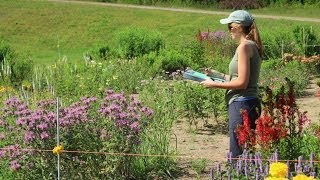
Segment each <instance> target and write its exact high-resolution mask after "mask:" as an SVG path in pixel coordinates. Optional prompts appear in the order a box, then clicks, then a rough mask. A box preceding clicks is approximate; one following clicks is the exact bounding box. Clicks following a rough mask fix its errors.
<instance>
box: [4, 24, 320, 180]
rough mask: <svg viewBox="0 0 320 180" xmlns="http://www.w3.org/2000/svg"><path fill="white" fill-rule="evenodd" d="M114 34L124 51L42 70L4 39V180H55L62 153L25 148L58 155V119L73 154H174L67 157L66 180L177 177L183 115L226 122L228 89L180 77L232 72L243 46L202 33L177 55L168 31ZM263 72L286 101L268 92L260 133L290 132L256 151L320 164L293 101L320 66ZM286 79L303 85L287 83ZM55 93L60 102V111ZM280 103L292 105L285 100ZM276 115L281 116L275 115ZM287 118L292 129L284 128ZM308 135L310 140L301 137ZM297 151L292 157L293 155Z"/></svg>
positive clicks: (113, 49)
mask: <svg viewBox="0 0 320 180" xmlns="http://www.w3.org/2000/svg"><path fill="white" fill-rule="evenodd" d="M298 34H299V33H298ZM115 38H116V42H117V43H118V44H117V45H116V46H110V45H108V44H106V45H103V46H98V47H94V48H92V50H90V51H88V52H87V53H86V54H85V55H84V57H83V61H81V62H80V63H77V64H75V63H71V62H68V60H67V58H65V57H64V58H61V59H60V60H58V61H57V62H56V63H53V64H50V65H43V66H38V65H34V64H33V63H32V61H30V59H29V58H26V57H23V56H19V55H18V53H17V52H16V51H15V50H14V49H12V48H11V47H10V45H8V44H6V43H5V42H3V41H2V42H1V49H0V53H1V54H0V55H1V56H0V57H1V69H0V72H1V89H0V90H1V92H0V93H1V100H2V101H3V104H2V109H1V111H0V113H1V114H0V139H1V141H0V148H6V149H5V150H4V149H2V150H0V158H1V161H0V163H1V169H0V174H1V176H2V177H3V178H5V179H51V178H56V175H57V173H56V167H55V164H56V160H55V159H56V157H55V156H54V155H53V154H51V153H45V152H41V153H40V152H37V151H35V152H34V151H31V152H25V151H22V150H21V148H32V149H42V150H43V149H53V148H54V146H55V145H56V139H55V135H56V124H55V123H56V121H55V115H56V114H57V113H58V115H59V119H60V124H59V125H60V128H61V130H60V141H61V145H63V147H64V148H65V149H67V150H82V151H91V152H114V153H130V154H154V155H168V156H150V157H147V156H146V157H131V156H119V155H101V154H81V153H80V154H77V153H63V154H62V155H61V159H62V160H61V173H62V176H63V178H66V179H68V178H90V179H101V178H106V177H108V178H111V179H117V178H118V179H128V178H133V179H141V178H143V179H145V178H148V179H152V178H156V177H163V178H172V177H177V176H179V169H178V168H177V166H176V162H177V160H176V159H175V158H173V156H172V155H175V154H176V153H177V152H175V150H174V149H171V148H170V146H169V142H170V137H171V133H172V132H171V128H172V125H173V123H175V121H176V120H177V119H178V118H179V119H182V118H184V119H186V120H187V121H188V122H189V124H190V128H195V129H196V128H197V124H198V121H199V120H204V119H208V117H209V118H215V119H217V120H222V121H226V114H225V103H224V99H223V95H224V91H222V90H216V89H214V90H210V89H205V88H203V87H201V86H199V84H197V83H193V82H189V81H183V79H182V76H181V73H182V72H183V71H184V70H185V68H187V67H190V68H192V69H195V70H201V68H204V67H211V66H214V67H216V68H217V69H218V70H220V71H223V72H226V68H225V67H226V66H227V63H228V61H227V60H226V59H229V58H230V57H231V56H232V53H233V51H234V47H235V44H232V42H231V41H230V40H229V39H228V38H227V36H226V33H225V32H216V33H213V36H210V38H208V37H207V38H205V39H201V40H199V39H196V35H195V40H194V41H192V42H189V43H186V44H184V45H183V46H181V47H179V48H177V49H172V48H166V45H165V43H164V39H163V38H162V36H161V34H160V33H158V32H154V31H149V30H146V29H139V28H129V29H126V30H124V31H122V32H119V35H118V36H117V37H115ZM295 46H297V47H299V46H300V45H299V44H298V43H296V44H295ZM225 47H228V48H225ZM225 49H228V51H226V50H225ZM267 52H268V51H267ZM262 66H263V68H262V73H261V80H264V81H261V82H260V85H261V87H264V88H262V89H267V90H268V91H266V92H269V94H270V92H272V93H273V94H277V96H267V95H264V94H263V93H262V94H261V96H262V97H264V98H267V100H269V101H267V100H266V101H265V102H266V105H268V103H269V105H271V104H272V105H273V106H265V107H268V108H269V111H265V113H266V114H265V116H263V117H262V120H261V121H262V122H264V121H267V120H268V123H267V124H266V125H265V126H261V127H262V128H267V129H268V130H270V131H272V130H274V128H276V127H277V128H279V127H282V130H283V131H281V132H284V131H285V133H286V134H287V136H281V137H282V139H281V138H280V137H279V138H278V139H277V138H275V139H270V141H263V142H265V143H266V144H259V143H258V142H257V144H251V146H249V147H250V148H252V149H254V150H261V153H263V154H262V156H263V157H268V156H270V155H271V154H272V152H271V151H275V150H277V149H278V150H279V152H280V155H279V158H280V159H289V158H290V159H295V158H298V157H299V156H304V157H306V156H309V155H310V154H311V153H313V154H314V155H315V158H319V154H320V150H319V146H318V143H319V137H317V134H316V133H317V130H318V128H319V127H314V128H312V129H310V130H309V131H304V130H303V128H304V126H303V127H302V125H303V124H301V122H302V121H303V122H305V116H302V115H304V114H303V113H301V112H299V111H298V109H297V107H296V106H295V104H294V102H293V101H294V99H292V98H293V95H299V94H301V93H302V92H303V89H304V88H305V87H306V86H307V84H308V78H309V75H310V73H314V72H315V71H314V69H312V68H310V67H314V65H313V64H304V63H301V62H299V61H291V62H288V63H284V62H283V61H282V60H281V59H280V58H279V59H276V58H270V57H269V59H268V60H265V61H264V62H263V64H262ZM286 77H289V78H290V80H291V81H287V82H291V84H292V82H293V83H294V84H295V86H286V84H287V82H286ZM289 84H290V83H289ZM283 86H284V87H286V89H283V88H282V87H283ZM266 87H269V88H266ZM288 87H293V88H294V89H292V88H288ZM287 91H289V96H288V95H286V93H285V92H287ZM262 92H264V91H262ZM293 92H296V93H294V94H293ZM290 93H291V94H290ZM56 97H59V99H60V101H59V104H58V106H59V110H57V109H56V104H55V103H56V101H55V99H56ZM279 98H282V100H283V101H277V100H279ZM288 98H289V99H288ZM290 98H291V99H290ZM275 102H282V104H281V105H279V104H276V103H275ZM290 103H291V104H290ZM278 105H279V106H278ZM280 106H281V108H280ZM282 108H286V109H282ZM57 111H58V112H57ZM274 111H276V112H278V113H277V114H272V112H274ZM286 112H287V113H289V115H287V114H285V113H286ZM283 115H286V116H283ZM283 117H286V118H283ZM281 118H283V119H281ZM269 121H270V122H269ZM280 122H282V124H281V125H283V126H279V125H280V124H279V123H280ZM284 122H286V123H284ZM206 123H208V122H205V123H204V124H206ZM262 124H263V123H262ZM287 124H289V125H290V126H288V127H287V126H286V125H287ZM299 127H300V128H301V129H298V130H299V131H296V130H297V129H296V128H299ZM290 128H291V129H290ZM272 132H274V131H272ZM276 132H278V131H276ZM293 132H294V133H293ZM257 133H258V132H257ZM249 134H250V133H249ZM272 137H273V136H272ZM275 137H278V136H276V135H275ZM302 137H303V138H304V139H303V141H301V142H300V141H297V140H300V139H301V138H302ZM250 142H252V141H251V139H250ZM310 142H312V143H310ZM303 143H304V144H303ZM244 144H248V143H244ZM256 147H258V148H256ZM259 147H263V148H266V149H268V150H269V151H264V149H263V148H262V149H261V148H259ZM302 147H303V148H302ZM288 148H292V152H293V153H290V154H288V153H286V149H288ZM169 155H170V156H169ZM315 166H318V165H315ZM8 169H9V171H8ZM310 172H314V171H313V170H312V171H308V172H307V171H306V173H308V175H312V174H310ZM266 175H267V174H264V175H263V176H266ZM241 176H242V175H241Z"/></svg>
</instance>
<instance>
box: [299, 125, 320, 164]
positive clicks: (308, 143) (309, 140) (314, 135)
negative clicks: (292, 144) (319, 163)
mask: <svg viewBox="0 0 320 180" xmlns="http://www.w3.org/2000/svg"><path fill="white" fill-rule="evenodd" d="M319 133H320V126H319V125H316V124H313V125H311V126H310V128H309V129H306V131H305V132H304V133H303V137H302V139H301V140H300V141H301V149H300V151H301V154H302V156H304V157H306V158H307V157H308V156H309V155H310V154H311V153H313V154H315V156H316V159H319V158H320V146H319V144H320V134H319Z"/></svg>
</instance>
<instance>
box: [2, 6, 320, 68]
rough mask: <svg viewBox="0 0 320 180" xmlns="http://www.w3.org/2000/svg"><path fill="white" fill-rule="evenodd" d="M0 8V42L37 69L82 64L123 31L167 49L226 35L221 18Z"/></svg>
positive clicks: (273, 27) (268, 25)
mask: <svg viewBox="0 0 320 180" xmlns="http://www.w3.org/2000/svg"><path fill="white" fill-rule="evenodd" d="M0 4H1V6H0V21H1V26H0V39H2V40H5V41H7V42H8V43H9V44H10V45H11V46H12V47H13V48H14V49H15V50H16V51H18V52H21V53H27V54H30V55H31V57H32V59H34V60H35V62H37V63H49V62H54V61H55V60H57V59H58V58H59V55H60V57H62V56H66V57H67V58H68V59H69V60H71V61H77V60H81V59H82V56H83V54H84V53H85V52H86V51H88V50H89V49H91V48H92V47H94V45H96V44H110V45H112V44H114V42H115V38H114V37H115V35H116V33H117V32H119V31H121V30H122V29H124V28H126V27H132V26H139V27H145V28H148V29H152V30H157V31H160V32H161V33H162V35H163V36H164V39H165V41H166V44H167V46H169V47H171V46H172V47H174V46H178V45H181V44H184V43H185V42H186V41H189V40H192V39H194V38H195V34H196V33H197V32H198V31H199V30H202V31H206V30H208V29H210V30H211V31H216V30H226V27H225V26H224V25H221V24H219V19H220V18H223V17H224V16H222V15H206V14H197V13H185V12H169V11H161V10H143V9H132V8H118V7H108V6H99V5H85V4H74V3H57V2H45V1H25V0H18V1H11V0H4V1H1V3H0ZM253 12H254V13H255V12H256V11H253ZM307 14H310V13H307ZM257 23H258V25H259V27H260V31H261V35H262V37H266V36H270V35H272V34H275V33H279V32H284V31H288V32H291V31H292V29H293V28H294V27H295V26H297V25H307V26H313V28H314V30H315V31H316V32H320V26H319V23H312V22H301V21H296V22H295V21H290V20H273V19H261V18H257Z"/></svg>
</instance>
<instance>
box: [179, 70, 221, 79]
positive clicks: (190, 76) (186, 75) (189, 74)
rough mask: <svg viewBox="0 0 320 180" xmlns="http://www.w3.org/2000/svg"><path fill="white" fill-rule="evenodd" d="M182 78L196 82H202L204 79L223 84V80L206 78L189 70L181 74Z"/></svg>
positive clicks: (204, 75)
mask: <svg viewBox="0 0 320 180" xmlns="http://www.w3.org/2000/svg"><path fill="white" fill-rule="evenodd" d="M183 78H185V79H189V80H192V81H198V82H202V81H204V80H206V79H212V80H213V81H217V82H225V80H224V79H221V78H215V77H211V76H207V75H206V74H203V73H200V72H197V71H194V70H191V69H188V70H186V71H185V72H184V73H183Z"/></svg>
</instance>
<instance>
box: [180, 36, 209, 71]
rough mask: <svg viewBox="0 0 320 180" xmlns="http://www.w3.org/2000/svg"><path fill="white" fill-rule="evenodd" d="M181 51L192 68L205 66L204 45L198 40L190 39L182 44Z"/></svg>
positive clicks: (206, 61) (206, 62)
mask: <svg viewBox="0 0 320 180" xmlns="http://www.w3.org/2000/svg"><path fill="white" fill-rule="evenodd" d="M181 53H182V54H183V55H184V56H186V57H187V58H188V59H189V62H190V67H191V68H192V69H199V68H204V67H207V66H208V65H207V64H208V60H207V57H206V46H205V45H204V43H201V42H199V41H195V40H194V41H191V42H189V43H186V44H184V45H182V47H181Z"/></svg>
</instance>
